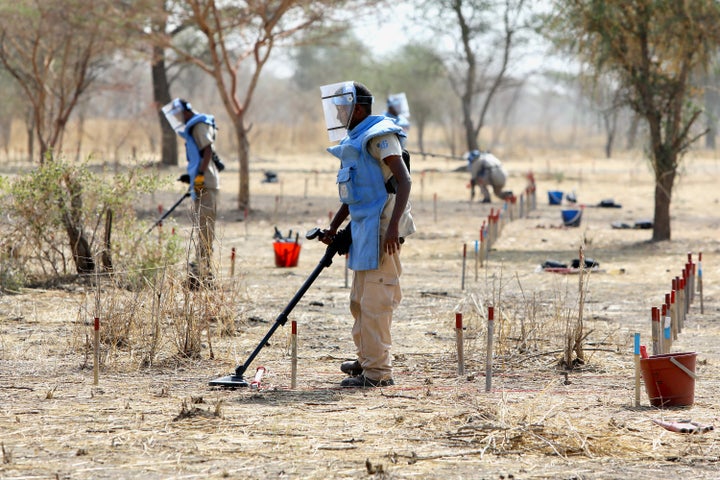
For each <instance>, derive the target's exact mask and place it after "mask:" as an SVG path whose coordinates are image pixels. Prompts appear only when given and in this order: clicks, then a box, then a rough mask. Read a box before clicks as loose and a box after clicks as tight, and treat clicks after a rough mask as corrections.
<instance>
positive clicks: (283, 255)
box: [273, 242, 300, 267]
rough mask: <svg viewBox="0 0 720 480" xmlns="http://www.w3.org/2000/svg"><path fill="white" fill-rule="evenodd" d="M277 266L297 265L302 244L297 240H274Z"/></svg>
mask: <svg viewBox="0 0 720 480" xmlns="http://www.w3.org/2000/svg"><path fill="white" fill-rule="evenodd" d="M273 249H274V250H275V266H276V267H297V264H298V259H299V258H300V244H299V243H296V242H274V243H273Z"/></svg>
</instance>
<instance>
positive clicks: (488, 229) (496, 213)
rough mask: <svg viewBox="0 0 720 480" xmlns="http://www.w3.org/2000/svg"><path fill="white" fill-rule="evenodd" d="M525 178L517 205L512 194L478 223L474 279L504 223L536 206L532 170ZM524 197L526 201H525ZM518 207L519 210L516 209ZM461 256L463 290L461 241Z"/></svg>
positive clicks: (462, 284) (464, 248)
mask: <svg viewBox="0 0 720 480" xmlns="http://www.w3.org/2000/svg"><path fill="white" fill-rule="evenodd" d="M527 178H528V182H529V184H528V186H527V187H526V188H525V191H524V192H523V193H521V194H520V205H519V207H518V198H517V197H515V196H512V197H511V198H509V199H507V200H505V203H504V205H503V207H502V208H498V209H497V210H496V209H494V208H491V209H490V213H489V214H488V217H487V220H483V222H482V225H480V235H479V238H478V240H475V281H477V279H478V267H482V266H483V263H484V262H486V261H487V260H488V257H489V255H490V249H491V248H492V246H493V245H494V244H495V242H496V241H497V239H498V238H499V237H500V233H501V232H502V229H503V227H504V226H505V223H506V222H511V221H513V220H515V218H528V215H529V213H530V212H531V211H532V210H535V208H537V202H536V195H535V192H536V190H537V189H536V186H535V177H534V176H533V174H532V172H530V173H528V174H527ZM526 197H527V202H526V201H525V198H526ZM526 203H527V205H526ZM518 208H519V212H518V211H516V210H517V209H518ZM462 256H463V258H462V277H461V287H460V288H461V290H465V267H466V265H467V244H466V243H463V253H462Z"/></svg>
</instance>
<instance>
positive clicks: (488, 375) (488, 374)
mask: <svg viewBox="0 0 720 480" xmlns="http://www.w3.org/2000/svg"><path fill="white" fill-rule="evenodd" d="M494 323H495V307H492V306H490V307H488V332H487V357H486V358H485V391H486V392H489V391H490V390H491V389H492V356H493V334H494V330H495V327H494Z"/></svg>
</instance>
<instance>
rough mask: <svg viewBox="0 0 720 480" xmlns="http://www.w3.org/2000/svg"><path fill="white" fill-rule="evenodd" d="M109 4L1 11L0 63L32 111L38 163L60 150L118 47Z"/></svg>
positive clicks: (27, 4) (39, 2)
mask: <svg viewBox="0 0 720 480" xmlns="http://www.w3.org/2000/svg"><path fill="white" fill-rule="evenodd" d="M109 3H110V0H92V1H79V0H70V1H68V0H17V1H14V2H4V4H3V6H2V7H0V8H1V11H0V62H2V65H3V66H4V67H5V69H6V70H7V71H8V72H9V73H10V75H12V77H14V78H15V80H16V81H17V82H18V85H19V86H20V88H21V89H22V91H23V93H24V95H25V97H26V99H27V100H28V102H29V104H30V105H31V113H32V123H33V125H34V133H35V137H36V139H37V141H38V143H39V146H40V152H39V153H40V162H41V163H42V162H43V161H44V160H45V158H52V155H53V154H54V153H55V152H58V151H60V150H61V149H62V141H63V134H64V133H65V128H66V126H67V123H68V120H69V119H70V116H71V114H72V113H73V110H74V109H75V107H76V106H77V104H78V101H79V100H80V98H81V96H82V95H84V94H85V93H86V92H87V90H88V89H89V88H90V86H91V85H92V84H93V82H94V81H95V80H96V79H97V78H98V76H99V74H100V73H101V72H102V70H103V69H104V68H105V67H106V66H107V62H108V59H109V58H111V53H112V52H113V51H114V50H115V49H116V48H117V47H118V42H122V37H117V36H112V34H111V32H112V31H113V30H114V25H112V24H109V23H108V22H107V21H105V20H106V19H104V16H103V12H104V11H105V10H106V7H107V6H108V4H109Z"/></svg>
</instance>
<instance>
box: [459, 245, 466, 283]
mask: <svg viewBox="0 0 720 480" xmlns="http://www.w3.org/2000/svg"><path fill="white" fill-rule="evenodd" d="M466 262H467V243H463V259H462V279H461V281H460V290H465V264H466Z"/></svg>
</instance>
